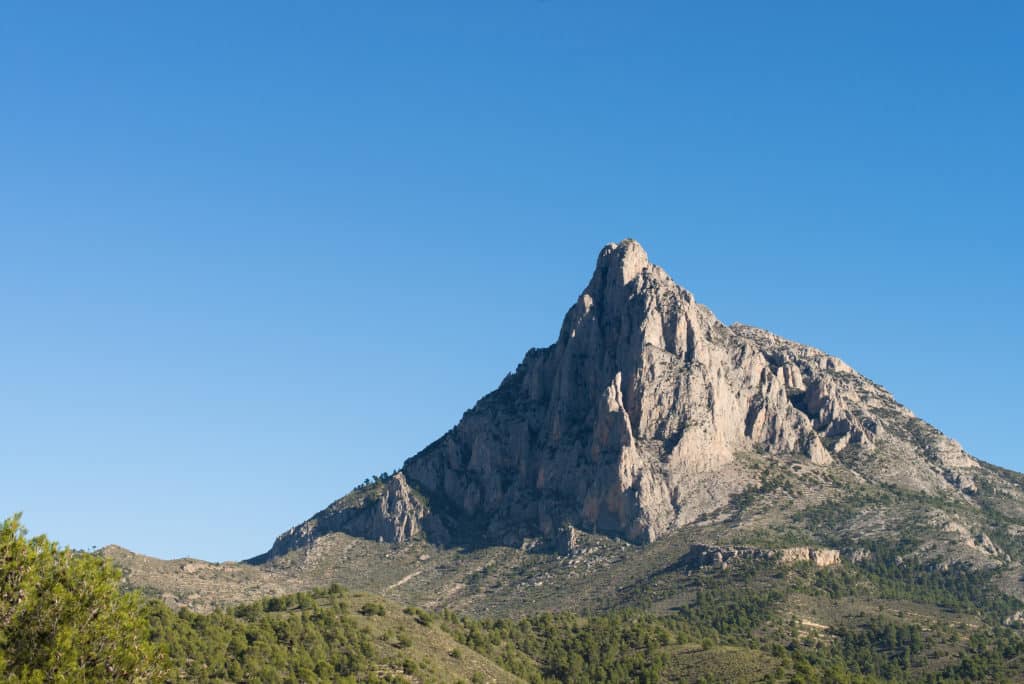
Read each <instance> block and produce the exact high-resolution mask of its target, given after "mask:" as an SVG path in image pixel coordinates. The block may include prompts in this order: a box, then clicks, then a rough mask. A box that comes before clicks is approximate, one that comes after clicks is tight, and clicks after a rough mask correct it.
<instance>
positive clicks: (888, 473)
mask: <svg viewBox="0 0 1024 684" xmlns="http://www.w3.org/2000/svg"><path fill="white" fill-rule="evenodd" d="M779 458H783V459H790V460H791V461H792V462H793V463H794V465H795V467H796V468H798V469H799V468H809V469H812V470H813V469H819V470H821V471H822V473H823V475H822V477H825V476H826V475H825V474H827V473H833V474H834V473H835V472H836V469H839V470H842V471H843V475H842V476H843V477H845V478H847V479H849V480H850V481H868V482H873V483H875V484H878V485H891V486H896V485H898V486H899V487H901V488H909V489H911V490H913V491H917V492H922V493H924V494H928V495H937V494H942V495H948V496H950V497H954V498H959V499H964V498H966V497H969V496H970V495H971V494H972V493H973V491H974V487H975V485H974V479H973V475H974V472H975V471H976V469H977V467H978V462H977V461H975V459H973V458H972V457H971V456H969V455H968V454H967V453H966V452H964V450H963V449H962V448H961V447H960V446H959V445H958V444H956V443H955V442H953V441H952V440H950V439H948V438H946V437H945V436H943V435H942V434H941V433H940V432H939V431H937V430H935V429H934V428H932V427H931V426H929V425H927V424H926V423H924V422H922V421H920V420H918V419H917V418H916V417H914V415H913V414H912V413H911V412H910V411H908V410H907V409H905V408H904V407H903V406H901V405H900V404H898V403H897V402H896V401H895V400H894V399H893V397H892V396H891V395H890V394H889V392H888V391H886V390H885V389H884V388H882V387H881V386H879V385H876V384H875V383H873V382H871V381H870V380H868V379H867V378H865V377H864V376H862V375H860V374H858V373H857V372H855V371H854V370H853V369H852V368H850V367H849V366H848V365H847V364H845V363H844V362H842V361H841V360H839V359H837V358H835V357H832V356H829V355H827V354H825V353H824V352H821V351H819V350H817V349H813V348H811V347H807V346H804V345H800V344H797V343H794V342H790V341H788V340H784V339H782V338H780V337H778V336H776V335H773V334H772V333H769V332H766V331H764V330H759V329H757V328H752V327H749V326H745V325H739V324H734V325H732V326H727V325H724V324H723V323H721V322H720V321H719V320H718V319H717V318H716V317H715V316H714V314H713V313H712V312H711V311H710V310H709V309H707V308H706V307H704V306H702V305H701V304H698V303H697V302H696V300H695V299H694V297H693V295H692V294H690V292H688V291H687V290H685V289H684V288H682V287H680V286H679V285H678V284H676V283H675V282H674V281H673V280H672V279H671V278H670V277H669V275H668V274H667V273H666V272H665V271H664V270H662V269H661V268H660V267H658V266H656V265H654V264H652V263H651V262H650V261H649V259H648V256H647V253H646V251H645V250H644V249H643V247H641V246H640V245H639V244H638V243H637V242H635V241H633V240H624V241H622V242H620V243H617V244H616V243H612V244H609V245H606V246H605V247H604V248H603V249H602V250H601V252H600V254H599V255H598V259H597V265H596V268H595V270H594V274H593V276H592V277H591V279H590V282H589V284H588V285H587V286H586V289H584V291H583V293H582V294H581V295H580V297H579V299H578V300H577V301H576V303H575V304H574V305H573V306H572V308H570V309H569V311H568V313H567V314H566V316H565V319H564V321H563V323H562V328H561V332H560V333H559V336H558V340H557V341H556V342H555V343H554V344H553V345H551V346H549V347H547V348H544V349H533V350H530V351H529V352H527V354H526V356H525V358H524V359H523V361H522V362H521V363H520V364H519V367H518V368H517V369H516V371H515V372H514V373H512V374H510V375H509V376H508V377H506V378H505V380H504V381H503V382H502V383H501V385H500V386H499V387H498V389H496V390H495V391H493V392H492V393H490V394H488V395H487V396H485V397H484V398H482V399H481V400H480V401H479V402H478V403H477V404H476V406H474V407H473V408H472V409H470V410H469V411H467V412H466V413H465V415H464V416H463V417H462V419H461V420H460V421H459V423H458V425H456V426H455V427H454V428H452V429H451V430H449V431H448V432H447V433H446V434H445V435H443V436H442V437H441V438H440V439H438V440H437V441H435V442H434V443H433V444H430V445H429V446H427V447H426V448H425V449H423V451H421V452H420V453H418V454H416V455H415V456H413V457H412V458H410V459H409V460H408V461H406V463H405V464H404V466H403V467H402V469H401V470H400V471H399V472H398V473H396V474H395V475H394V476H392V477H391V478H389V479H387V480H386V481H384V482H381V483H378V484H377V485H375V486H371V487H364V488H361V489H357V490H356V491H354V492H353V493H352V494H350V495H348V496H346V497H344V498H343V499H340V500H338V501H336V502H335V503H334V504H332V505H331V506H329V507H328V508H326V509H325V510H323V511H321V512H320V513H318V514H317V515H316V516H314V517H313V518H311V519H310V520H308V521H306V522H305V523H303V524H301V525H299V526H297V527H295V528H292V529H291V530H289V531H288V532H286V533H284V534H283V535H281V536H280V537H279V538H278V539H277V541H276V542H275V544H274V546H273V548H272V549H271V550H270V551H269V552H268V554H265V555H264V556H262V557H261V558H259V559H254V560H255V561H259V560H266V559H267V558H269V557H274V556H279V555H281V554H284V553H287V552H288V551H290V550H292V549H295V548H300V547H303V546H306V545H308V544H310V543H312V542H313V541H314V540H315V539H317V538H318V537H320V536H322V535H325V534H328V533H332V532H346V533H348V534H350V535H355V536H362V537H367V538H370V539H380V540H384V541H389V542H397V543H401V542H405V541H407V540H409V539H412V538H413V537H416V536H418V535H425V536H426V537H427V538H428V539H429V540H430V541H432V542H435V543H441V544H448V543H457V544H460V545H467V544H468V545H482V544H503V545H513V544H517V543H519V542H520V541H522V540H523V539H526V538H530V537H541V538H547V539H554V538H555V537H556V536H557V535H558V534H559V530H564V529H566V528H570V527H571V528H577V529H580V530H584V531H586V532H594V533H600V534H604V535H607V536H610V537H621V538H624V539H626V540H629V541H631V542H634V543H649V542H652V541H654V540H655V539H657V538H659V537H662V536H664V535H666V534H668V533H670V532H672V531H673V530H676V529H679V528H681V527H684V526H686V525H688V524H691V523H694V522H695V521H700V520H706V519H708V518H709V517H713V516H714V515H715V514H716V512H720V511H722V510H723V509H724V507H726V506H727V504H728V503H729V502H730V500H732V498H733V497H735V496H736V495H738V494H740V493H742V492H745V491H750V490H751V489H752V488H754V489H756V488H757V487H758V486H761V485H763V477H762V475H763V472H764V471H765V467H766V466H764V462H766V461H767V459H779ZM801 464H802V465H801Z"/></svg>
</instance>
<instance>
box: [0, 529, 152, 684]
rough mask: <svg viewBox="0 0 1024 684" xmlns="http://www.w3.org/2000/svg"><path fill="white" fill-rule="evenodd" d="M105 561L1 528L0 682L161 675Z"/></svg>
mask: <svg viewBox="0 0 1024 684" xmlns="http://www.w3.org/2000/svg"><path fill="white" fill-rule="evenodd" d="M119 583H120V573H119V572H118V571H117V570H116V569H114V568H113V567H112V566H111V565H110V563H109V562H107V561H104V560H103V559H101V558H99V557H97V556H95V555H92V554H86V553H76V552H74V551H72V550H71V549H67V548H64V549H62V548H60V547H58V545H57V544H56V543H54V542H51V541H50V540H48V539H47V538H46V537H45V536H37V537H29V536H28V533H27V531H26V530H25V528H24V527H23V526H22V525H21V520H20V516H19V515H16V516H14V517H11V518H8V519H6V520H5V521H4V522H3V526H2V528H0V677H2V678H5V679H14V680H17V681H24V682H43V681H47V682H49V681H146V680H150V679H152V678H154V677H159V676H160V675H161V671H160V662H159V658H158V657H157V655H156V651H155V649H154V648H153V646H152V645H151V643H150V640H149V625H148V623H147V621H146V619H145V616H144V614H143V612H142V611H141V610H140V600H139V598H138V596H137V594H135V593H124V592H122V591H121V590H120V588H119Z"/></svg>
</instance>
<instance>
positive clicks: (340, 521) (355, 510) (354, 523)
mask: <svg viewBox="0 0 1024 684" xmlns="http://www.w3.org/2000/svg"><path fill="white" fill-rule="evenodd" d="M426 513H427V508H426V506H425V505H424V504H423V503H422V502H421V501H420V500H419V499H418V498H417V497H416V494H415V492H413V490H412V488H410V487H409V483H408V482H407V481H406V479H405V475H403V474H402V473H400V472H399V473H395V474H394V475H393V476H391V477H390V478H388V480H387V481H386V482H384V483H381V484H378V485H376V486H375V487H370V488H368V490H367V491H361V490H358V489H357V490H356V491H355V492H353V494H351V495H349V496H347V497H345V498H344V499H339V500H338V501H335V502H334V503H333V504H331V505H330V506H328V507H327V508H325V509H324V510H322V511H320V512H319V513H317V514H316V515H315V516H313V517H312V518H310V519H309V520H307V521H306V522H304V523H302V524H301V525H296V526H295V527H293V528H292V529H290V530H288V531H287V532H285V533H284V534H282V535H281V536H279V537H278V538H277V540H276V541H275V542H274V546H273V547H272V548H271V549H270V551H269V552H268V553H266V554H264V555H263V556H259V557H257V558H254V559H252V561H253V562H260V561H261V560H264V559H265V558H267V557H270V556H276V555H280V554H283V553H287V552H288V551H291V550H292V549H295V548H299V547H302V546H304V545H306V544H308V543H309V542H311V541H312V540H313V539H315V538H316V537H319V536H322V535H324V534H328V533H330V532H346V533H348V534H351V535H353V536H357V537H365V538H367V539H376V540H378V541H382V542H391V543H398V544H400V543H402V542H405V541H408V540H409V539H412V538H413V537H414V536H416V535H417V534H419V533H420V531H421V529H422V528H421V521H422V520H423V517H424V516H425V515H426Z"/></svg>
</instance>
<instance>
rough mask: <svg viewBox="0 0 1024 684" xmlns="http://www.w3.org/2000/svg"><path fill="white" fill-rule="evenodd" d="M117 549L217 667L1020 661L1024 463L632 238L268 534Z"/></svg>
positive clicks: (688, 674) (829, 668) (809, 677)
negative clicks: (444, 419)
mask: <svg viewBox="0 0 1024 684" xmlns="http://www.w3.org/2000/svg"><path fill="white" fill-rule="evenodd" d="M937 372H940V371H937ZM956 391H958V388H951V389H950V393H951V394H953V393H954V392H956ZM961 396H962V400H963V401H977V400H978V397H976V396H974V395H973V394H962V395H961ZM101 553H102V554H103V555H104V556H106V557H107V558H109V559H111V560H112V561H113V562H114V563H115V564H116V565H117V566H118V567H120V568H121V569H122V571H123V573H124V580H125V586H127V587H130V588H138V589H141V590H142V591H143V592H144V593H146V594H148V595H150V596H151V597H153V598H156V599H159V600H160V601H161V602H162V603H165V604H168V605H170V606H171V607H175V608H182V609H186V610H183V611H181V612H180V613H171V612H170V611H166V610H165V609H163V610H165V612H162V613H160V615H161V616H162V617H160V618H159V620H160V625H162V626H161V627H160V629H161V630H164V631H163V633H165V634H166V635H167V636H166V638H167V639H168V642H169V643H171V644H173V645H174V646H173V648H172V651H171V652H172V655H174V657H175V658H176V659H177V661H178V662H180V663H183V667H184V668H185V669H188V670H189V671H190V672H191V675H190V676H195V677H200V678H201V679H202V680H204V681H206V680H209V681H219V679H218V677H220V676H221V675H217V674H216V673H215V671H214V670H212V669H210V665H209V663H211V662H212V663H215V664H216V665H217V667H223V668H227V669H226V670H225V672H227V671H229V670H231V668H233V667H234V668H235V670H234V672H235V673H234V674H233V675H231V676H234V677H245V676H251V677H255V678H259V677H262V676H264V674H265V670H264V669H261V668H264V667H265V665H266V663H267V662H276V663H278V665H279V666H281V667H284V666H285V665H289V663H290V666H294V667H293V668H292V669H293V671H297V672H300V673H301V672H307V670H303V669H302V668H303V667H305V665H307V664H308V663H307V660H308V658H314V657H319V655H316V654H315V653H314V652H316V651H317V648H319V647H317V646H316V644H318V643H320V642H321V641H323V642H324V643H327V642H331V641H332V640H335V639H338V638H341V637H339V636H338V635H339V634H348V635H349V636H348V637H345V638H346V639H349V641H351V639H354V638H355V637H356V636H359V635H362V636H360V637H359V639H361V640H362V641H360V642H359V643H358V644H357V643H355V642H351V643H349V647H351V648H354V649H356V650H357V651H358V652H360V653H363V651H365V653H370V652H371V651H373V649H370V648H369V647H365V648H364V646H363V645H361V644H362V643H363V642H364V641H365V642H366V643H370V642H373V643H377V642H379V643H381V644H384V646H382V647H381V648H383V650H381V651H379V652H377V651H373V653H374V654H375V655H372V657H370V656H367V655H365V653H364V655H362V656H359V655H357V654H356V653H355V652H352V653H349V652H335V651H332V653H334V655H333V656H332V657H334V658H335V660H338V663H336V664H335V665H334V666H331V664H330V662H327V661H324V662H322V663H321V664H320V666H318V667H320V668H321V669H323V668H326V669H325V670H324V671H325V672H328V674H327V675H318V677H319V678H320V679H323V680H334V679H338V677H340V676H341V672H342V670H344V671H347V672H349V673H350V674H351V673H356V672H367V673H374V672H376V673H377V676H382V674H381V673H385V672H387V673H390V675H389V676H391V677H392V678H397V681H447V680H450V679H452V678H453V677H455V676H461V675H456V674H455V673H457V672H468V670H467V669H466V667H464V666H463V665H458V666H456V665H455V664H451V663H449V662H448V661H449V660H450V653H451V652H453V651H452V648H453V647H452V645H451V639H453V638H454V639H456V640H457V641H458V643H459V644H460V645H462V646H465V647H466V648H469V649H471V650H472V651H473V654H472V655H471V660H472V667H471V668H470V669H473V670H474V674H473V676H474V677H475V678H476V679H477V680H482V681H500V680H502V679H503V678H504V679H507V678H508V677H506V674H508V675H510V676H511V677H512V679H513V680H514V679H515V677H520V678H522V679H524V680H529V681H595V680H601V681H631V680H636V679H637V678H639V677H641V673H646V674H643V675H642V676H643V677H646V678H647V680H648V681H680V682H699V681H719V680H721V679H722V678H723V677H725V678H727V679H728V680H729V681H737V682H755V681H758V682H760V681H805V682H877V681H908V682H909V681H927V682H950V681H971V682H973V681H1022V680H1024V634H1022V631H1024V564H1022V561H1024V476H1022V475H1020V474H1018V473H1014V472H1011V471H1008V470H1004V469H1002V468H998V467H996V466H993V465H991V464H988V463H986V462H984V461H982V460H979V459H976V458H975V457H973V456H971V455H970V454H968V453H966V452H965V451H964V449H963V448H962V447H961V446H960V445H959V444H957V443H956V442H955V441H953V440H951V439H949V438H948V437H946V436H945V435H943V434H942V433H941V432H940V431H938V430H937V429H935V428H934V427H932V426H930V425H928V424H927V423H925V422H924V421H922V420H920V419H919V418H917V417H915V416H914V414H913V413H911V411H909V410H908V409H907V408H905V407H904V406H902V405H900V404H899V403H898V402H897V401H896V400H895V399H894V398H893V397H892V395H891V394H890V393H889V392H888V391H887V390H886V389H885V388H883V387H882V386H880V385H878V384H876V383H874V382H872V381H871V380H869V379H868V378H866V377H864V376H863V375H861V374H859V373H857V372H856V371H855V370H854V369H852V368H851V367H850V366H848V365H847V364H846V363H844V362H843V361H841V360H839V359H837V358H835V357H833V356H829V355H828V354H826V353H824V352H822V351H819V350H817V349H813V348H811V347H808V346H804V345H801V344H798V343H795V342H791V341H789V340H785V339H783V338H780V337H778V336H776V335H774V334H772V333H770V332H767V331H764V330H759V329H757V328H752V327H749V326H745V325H740V324H733V325H725V324H723V323H722V322H720V321H719V320H718V319H717V318H716V317H715V316H714V315H713V314H712V313H711V312H710V311H709V310H708V309H707V308H705V307H704V306H701V305H700V304H698V303H697V302H696V301H695V299H694V297H693V296H692V295H691V294H690V293H689V292H687V291H686V290H685V289H683V288H682V287H680V286H679V285H677V284H676V283H675V282H673V281H672V279H671V278H670V277H669V276H668V275H667V274H666V273H665V272H664V271H663V270H662V269H660V268H659V267H657V266H655V265H653V264H651V263H650V261H649V260H648V258H647V254H646V253H645V252H644V250H643V248H641V246H640V245H639V244H637V243H636V242H634V241H632V240H625V241H623V242H621V243H618V244H610V245H608V246H606V247H605V248H604V249H602V250H601V252H600V254H599V256H598V259H597V265H596V268H595V270H594V275H593V277H592V278H591V280H590V282H589V284H587V286H586V288H585V289H584V290H583V293H582V294H581V295H580V297H579V299H578V300H577V301H576V303H575V304H574V305H573V306H572V307H571V308H570V309H569V311H568V313H567V314H566V316H565V319H564V322H563V324H562V328H561V331H560V333H559V335H558V339H557V340H556V341H555V343H554V344H552V345H551V346H549V347H547V348H544V349H534V350H531V351H529V352H527V354H526V356H525V357H524V359H523V361H522V363H520V364H519V367H518V368H517V369H516V370H515V372H514V373H511V374H510V375H508V376H507V377H506V378H505V379H504V380H503V381H502V382H501V384H500V385H499V386H498V388H497V389H496V390H495V391H493V392H491V393H490V394H488V395H487V396H485V397H483V398H482V399H481V400H480V401H479V402H478V403H477V404H476V405H475V406H474V407H472V408H471V409H470V410H468V411H467V412H466V413H465V414H464V415H463V417H462V419H461V420H460V421H459V423H458V424H457V425H456V426H455V427H453V428H452V429H451V430H449V431H448V432H447V433H445V434H444V435H442V436H441V437H440V438H439V439H438V440H437V441H435V442H434V443H432V444H430V445H428V446H427V447H426V448H425V449H423V450H422V451H421V452H420V453H418V454H415V455H414V456H412V457H411V458H409V459H408V460H407V461H406V462H405V464H404V465H403V466H402V468H401V469H400V470H398V471H396V472H395V473H393V474H391V475H389V476H384V477H375V478H373V480H372V481H371V480H367V482H366V483H365V484H364V485H362V486H360V487H357V488H356V489H355V490H353V491H352V492H349V493H348V494H347V495H345V496H343V497H342V498H340V499H338V500H337V501H335V502H333V503H332V504H330V505H329V506H328V507H327V508H325V509H324V510H322V511H320V512H319V513H317V514H316V515H314V516H312V517H311V518H309V519H308V520H306V521H305V522H303V523H301V524H300V525H297V526H296V527H293V528H292V529H290V530H288V531H287V532H285V533H284V534H282V535H281V536H279V537H278V538H277V540H276V541H275V542H274V543H273V545H272V547H271V548H270V549H269V550H268V551H267V552H266V553H264V554H262V555H260V556H257V557H255V558H251V559H249V560H247V561H244V562H240V563H207V562H204V561H201V560H196V559H187V558H186V559H177V560H160V559H155V558H148V557H145V556H141V555H138V554H134V553H132V552H131V551H128V550H126V549H121V548H119V547H114V546H111V547H107V548H105V549H102V550H101ZM328 585H331V586H332V587H334V586H335V585H338V586H340V587H344V588H345V591H352V592H361V593H359V594H357V595H358V596H360V598H359V601H360V602H364V601H365V602H366V605H376V603H375V602H378V601H379V602H381V603H380V605H385V604H386V605H387V606H388V607H387V609H386V611H385V612H386V613H387V614H388V616H394V621H393V622H392V618H391V617H389V618H388V621H387V622H386V624H385V621H379V622H378V620H377V617H378V613H377V612H376V611H373V610H369V609H366V610H363V609H360V612H359V617H355V616H354V615H351V610H350V608H346V605H347V601H344V600H340V599H338V598H337V597H338V594H337V593H336V592H335V591H334V589H333V588H332V589H331V590H326V589H324V588H325V587H328ZM339 590H340V589H339ZM296 592H312V595H311V596H310V595H307V594H306V593H296ZM325 592H326V593H325ZM332 597H333V598H332ZM339 601H340V602H339ZM396 604H398V606H401V605H404V606H405V607H404V608H403V609H398V608H396ZM366 605H364V608H366ZM225 607H230V608H231V610H230V611H223V610H216V609H218V608H225ZM187 609H191V610H195V611H199V612H203V613H210V617H209V619H206V618H202V619H200V618H201V616H196V615H193V614H192V613H190V612H189V611H188V610H187ZM581 614H584V616H583V617H581ZM173 615H177V616H178V617H177V618H174V617H173ZM402 616H404V617H402ZM431 616H433V617H431ZM509 617H515V618H518V620H508V619H506V618H509ZM350 618H351V619H350ZM353 619H354V620H356V622H352V621H351V620H353ZM435 620H439V622H437V623H436V624H435V623H434V622H432V621H435ZM428 623H429V624H434V626H433V627H430V628H429V629H427V625H428ZM324 625H328V626H330V625H333V627H330V629H328V628H327V627H324ZM416 625H419V626H416ZM421 627H422V628H423V629H424V630H426V631H423V632H422V633H418V632H417V633H415V634H411V633H407V632H412V631H415V630H419V629H420V628H421ZM303 630H306V633H307V636H308V637H309V638H308V639H307V638H303V639H301V640H300V641H301V643H302V644H305V645H306V646H303V648H307V649H309V653H305V652H302V653H300V651H301V649H300V651H297V650H296V648H297V646H296V644H297V643H299V642H296V641H295V637H294V635H295V634H298V633H300V632H302V631H303ZM353 630H354V631H353ZM395 630H398V632H397V633H396V631H395ZM403 630H404V631H403ZM257 632H258V633H259V634H261V635H264V636H265V637H266V638H264V637H263V636H256V635H257ZM229 633H230V634H229ZM181 634H186V635H189V636H188V638H187V639H184V638H183V637H180V635H181ZM175 635H179V636H175ZM231 635H234V636H231ZM403 635H404V636H403ZM243 636H244V638H243ZM161 638H163V637H161ZM357 641H358V640H357ZM246 642H248V644H249V647H248V648H249V652H250V655H249V656H245V655H244V654H245V646H244V644H245V643H246ZM346 643H348V642H346ZM218 644H219V645H218ZM599 644H603V645H599ZM222 647H223V648H222ZM236 647H237V648H236ZM239 648H240V649H241V650H240V651H238V649H239ZM211 649H213V650H212V651H211ZM225 649H227V650H225ZM359 649H362V650H359ZM405 649H411V650H410V651H408V652H409V653H412V652H413V651H415V652H416V653H418V654H420V655H419V658H420V660H419V661H418V662H419V664H416V663H413V670H411V671H412V672H415V674H410V670H408V669H406V665H408V663H407V661H408V658H407V657H406V651H405ZM236 651H238V652H237V653H236ZM211 653H212V655H211ZM287 654H291V656H288V655H287ZM624 654H625V655H624ZM307 656H308V658H307ZM289 657H292V658H293V659H294V660H295V662H290V661H288V658H289ZM623 657H627V658H628V660H629V662H630V663H631V664H630V665H629V666H628V667H627V666H626V665H625V661H623V660H622V658H623ZM247 658H248V660H247ZM339 659H340V660H339ZM342 661H344V662H342ZM466 662H467V663H469V662H470V661H469V660H467V661H466ZM239 663H241V664H240V665H239ZM345 663H347V664H345ZM360 663H361V664H360ZM446 663H447V664H446ZM236 665H237V666H238V667H235V666H236ZM356 665H358V667H356ZM648 666H649V669H645V668H648ZM332 667H334V668H335V669H333V670H332V669H331V668H332ZM239 668H241V669H239ZM296 668H297V669H296ZM337 668H342V670H339V669H337ZM346 668H347V669H346ZM353 668H355V669H353ZM360 668H363V669H360ZM588 668H590V669H589V670H588ZM623 668H625V669H623ZM217 671H218V672H219V670H217ZM246 672H248V673H249V675H246V674H245V673H246ZM331 672H333V674H330V673H331ZM261 673H263V674H261ZM723 673H727V674H723ZM360 676H361V675H360ZM368 676H369V675H368ZM303 677H306V675H301V676H299V678H300V679H303ZM307 678H308V679H309V681H315V680H316V677H307ZM304 680H305V679H304ZM342 680H343V679H342Z"/></svg>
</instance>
